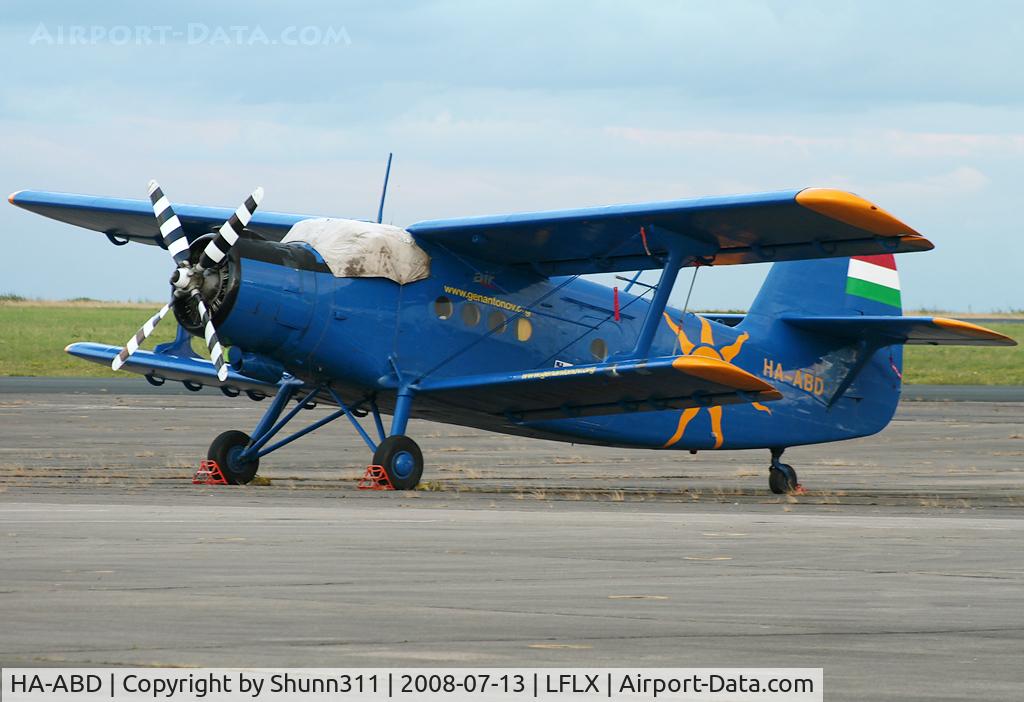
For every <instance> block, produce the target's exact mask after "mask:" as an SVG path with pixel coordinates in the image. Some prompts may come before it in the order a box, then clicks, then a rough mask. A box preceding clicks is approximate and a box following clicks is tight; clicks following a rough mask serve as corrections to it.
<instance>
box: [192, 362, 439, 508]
mask: <svg viewBox="0 0 1024 702" xmlns="http://www.w3.org/2000/svg"><path fill="white" fill-rule="evenodd" d="M302 387H303V383H302V381H300V380H295V379H289V380H284V381H282V382H281V384H280V385H279V386H278V391H277V395H275V396H274V400H273V402H272V403H271V405H270V407H268V408H267V411H266V413H265V414H264V415H263V418H262V419H260V421H259V424H257V425H256V428H255V429H253V432H252V436H249V435H248V434H246V433H245V432H241V431H235V430H232V431H226V432H224V433H223V434H221V435H220V436H218V437H217V438H216V439H214V440H213V443H212V444H210V449H209V451H208V452H207V457H208V458H210V459H211V460H214V461H217V465H219V466H220V469H221V472H222V473H223V474H224V478H225V480H227V482H228V483H229V484H231V485H245V484H246V483H249V482H251V481H252V479H253V478H255V477H256V472H257V471H258V470H259V467H260V459H261V458H263V456H266V455H267V454H268V453H271V452H273V451H276V450H277V449H279V448H281V447H282V446H285V445H287V444H290V443H291V442H293V441H295V440H296V439H298V438H301V437H303V436H305V435H306V434H309V433H310V432H313V431H316V430H317V429H319V428H320V427H322V426H324V425H325V424H329V423H331V422H333V421H334V420H335V419H338V418H340V417H347V418H348V420H349V421H350V422H351V423H352V426H353V427H355V429H356V431H357V432H358V434H359V436H360V437H361V438H362V440H363V441H364V442H365V443H366V445H367V446H368V447H369V448H370V450H371V451H373V463H374V465H379V466H381V467H382V468H383V469H384V471H385V472H386V473H387V475H388V479H389V480H390V481H391V484H392V485H393V486H394V488H395V489H396V490H412V489H413V488H415V487H416V486H417V485H418V484H419V482H420V478H421V477H422V475H423V453H422V452H421V451H420V447H419V446H417V445H416V442H415V441H413V440H412V439H410V438H409V437H408V436H405V428H406V426H407V424H408V422H409V414H410V410H411V407H412V394H411V393H409V392H408V391H400V392H399V393H398V398H397V401H396V402H395V414H394V419H392V421H391V433H390V435H388V434H387V433H386V432H385V431H384V422H383V421H382V420H381V415H380V410H379V409H378V408H377V402H376V400H374V399H373V398H372V397H371V398H365V399H364V400H362V401H361V402H359V403H358V404H356V405H355V406H353V407H349V406H348V405H346V404H345V402H343V401H342V399H341V397H340V396H339V395H338V393H337V392H335V390H334V389H333V388H332V387H330V386H329V385H327V384H326V383H324V384H321V385H317V386H316V387H314V388H313V389H312V390H310V391H309V392H308V393H307V394H306V395H305V396H304V397H302V398H301V399H299V400H298V404H297V405H296V406H295V407H293V408H292V409H291V410H289V411H288V413H287V414H285V415H284V417H283V418H282V417H281V414H282V413H283V412H284V409H285V407H286V406H287V405H288V402H289V401H290V400H291V399H292V398H293V397H295V396H296V393H297V392H298V391H299V390H300V389H302ZM318 396H326V397H329V398H331V399H332V400H333V401H334V403H335V404H336V405H337V406H338V410H337V411H335V412H332V413H331V414H329V415H327V416H326V417H324V418H323V419H320V420H319V421H317V422H314V423H313V424H311V425H309V426H308V427H306V428H304V429H300V430H298V431H296V432H295V433H293V434H291V435H290V436H287V437H285V438H284V439H280V440H279V441H276V442H274V443H273V444H270V445H269V446H268V445H267V444H268V443H269V442H270V440H271V439H272V438H274V436H275V435H277V434H278V432H280V431H281V429H283V428H284V426H285V425H286V424H288V422H290V421H291V420H292V419H293V418H294V417H295V416H296V415H297V414H298V413H299V412H301V411H302V410H303V409H304V408H306V409H312V408H313V407H314V406H316V398H317V397H318ZM371 412H372V414H373V422H374V425H375V427H376V430H377V436H378V437H379V441H374V440H373V439H371V438H370V435H369V434H367V433H366V431H365V430H364V429H363V427H362V425H360V424H359V420H358V417H365V416H366V415H367V414H370V413H371Z"/></svg>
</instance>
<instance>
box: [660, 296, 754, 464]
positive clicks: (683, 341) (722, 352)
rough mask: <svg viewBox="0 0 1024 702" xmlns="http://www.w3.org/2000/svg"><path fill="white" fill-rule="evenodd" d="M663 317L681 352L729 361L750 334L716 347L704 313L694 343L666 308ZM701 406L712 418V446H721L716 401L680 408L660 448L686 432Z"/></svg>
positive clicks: (720, 416)
mask: <svg viewBox="0 0 1024 702" xmlns="http://www.w3.org/2000/svg"><path fill="white" fill-rule="evenodd" d="M664 315H665V321H666V322H668V326H669V327H670V328H671V329H672V331H673V332H674V333H675V335H676V338H677V339H679V350H680V351H681V352H682V355H683V356H706V357H708V358H715V359H718V360H720V361H725V362H726V363H732V359H734V358H736V356H737V355H738V354H739V352H740V349H742V348H743V344H744V343H745V342H746V340H747V339H749V338H750V334H747V333H746V332H743V333H742V334H740V335H739V336H738V337H736V341H734V342H732V343H731V344H729V345H728V346H723V347H722V348H721V349H716V348H715V335H714V331H713V330H712V328H711V322H709V321H708V320H706V319H704V318H703V317H700V316H697V319H699V320H700V343H699V344H695V343H693V342H692V341H690V337H688V336H687V335H686V331H685V330H684V329H683V327H682V325H679V324H676V323H675V322H674V321H672V318H671V317H670V316H669V314H668V312H665V313H664ZM753 404H754V407H755V408H757V409H759V410H761V411H762V412H767V413H768V414H771V413H772V411H771V410H770V409H768V408H767V407H765V406H764V405H762V404H761V403H760V402H755V403H753ZM702 409H707V412H708V417H709V418H710V419H711V434H712V435H713V436H714V437H715V446H714V448H721V446H722V442H723V441H724V440H725V438H724V435H723V434H722V406H721V405H716V406H714V407H707V408H703V407H689V408H687V409H684V410H683V413H682V414H681V415H680V417H679V425H678V426H677V427H676V433H675V434H673V435H672V438H671V439H669V440H668V441H666V442H665V446H664V447H663V448H668V447H670V446H673V445H675V444H677V443H678V442H679V440H680V439H682V438H683V434H685V433H686V428H687V427H688V426H689V425H690V422H691V421H693V418H694V417H696V416H697V415H698V414H700V411H701V410H702Z"/></svg>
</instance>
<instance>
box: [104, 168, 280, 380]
mask: <svg viewBox="0 0 1024 702" xmlns="http://www.w3.org/2000/svg"><path fill="white" fill-rule="evenodd" d="M262 199H263V188H256V190H255V191H253V193H252V195H250V196H249V197H247V198H246V199H245V202H243V203H242V204H241V205H239V207H238V209H237V210H235V212H234V214H232V215H231V217H230V218H228V220H227V221H226V222H224V224H222V225H221V227H220V230H219V231H218V232H217V235H216V236H215V237H214V238H213V239H212V240H210V243H208V244H207V245H206V248H205V249H203V253H202V255H201V256H200V257H199V262H198V263H195V264H192V263H191V262H190V261H189V244H188V238H187V237H186V236H185V230H184V229H182V226H181V220H180V219H178V215H176V214H174V208H173V207H171V202H170V200H168V199H167V196H166V195H164V192H163V190H161V189H160V186H159V185H158V184H157V182H156V181H155V180H151V181H149V200H150V202H152V203H153V214H155V215H156V220H157V222H158V223H159V225H160V237H161V238H162V239H163V241H164V245H165V246H166V247H167V251H168V252H170V254H171V258H173V259H174V264H175V269H174V273H173V274H172V275H171V301H170V302H168V303H167V304H166V305H164V306H163V307H162V308H160V311H159V312H157V313H156V314H155V315H153V316H152V317H150V318H149V319H148V320H147V321H146V323H145V324H143V325H142V327H141V328H139V330H138V331H137V332H135V335H134V336H132V338H130V339H129V340H128V343H126V344H125V346H124V348H123V349H121V352H120V353H119V354H117V357H116V358H115V359H114V361H113V362H112V363H111V364H110V367H111V368H113V369H114V370H118V369H120V368H121V367H122V366H123V365H124V364H125V362H126V361H127V360H128V359H129V358H131V355H132V354H133V353H135V352H136V351H138V350H139V347H140V346H141V345H142V343H143V342H144V341H145V340H146V339H147V338H148V337H149V335H150V334H152V333H153V330H154V329H156V326H157V325H158V324H160V320H162V319H163V318H164V317H166V316H167V313H168V312H169V311H170V309H171V307H172V306H173V305H174V304H175V303H176V302H177V301H179V300H184V299H186V298H189V299H191V300H193V301H194V302H195V304H196V309H197V310H198V312H199V317H200V320H201V322H202V325H203V338H204V339H205V340H206V347H207V348H208V349H209V350H210V358H212V359H213V365H214V366H215V367H216V369H217V377H218V378H219V379H220V380H221V381H222V382H223V381H225V380H227V379H228V368H227V363H226V361H225V360H224V348H223V347H222V346H221V344H220V339H219V338H218V337H217V329H216V328H215V327H214V326H213V317H212V315H211V314H210V310H209V308H208V306H207V301H206V300H205V299H203V292H202V284H203V280H204V274H205V273H206V272H207V271H210V270H213V269H215V268H218V267H219V266H221V265H222V264H223V263H224V261H225V260H226V259H227V255H228V253H229V252H230V251H231V247H233V246H234V245H235V243H236V242H237V241H238V238H239V237H240V236H241V235H242V231H243V230H244V229H245V227H246V226H247V225H248V224H249V221H250V220H251V219H252V215H253V213H254V212H255V211H256V208H257V207H259V204H260V201H261V200H262Z"/></svg>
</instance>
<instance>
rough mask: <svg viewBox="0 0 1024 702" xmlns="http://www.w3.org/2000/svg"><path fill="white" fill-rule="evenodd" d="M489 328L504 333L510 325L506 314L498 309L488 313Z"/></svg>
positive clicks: (497, 332)
mask: <svg viewBox="0 0 1024 702" xmlns="http://www.w3.org/2000/svg"><path fill="white" fill-rule="evenodd" d="M487 329H488V330H491V329H493V330H494V333H495V334H504V333H505V330H506V329H508V325H507V324H505V315H504V314H502V313H501V312H498V311H497V310H495V311H494V312H491V313H490V314H489V315H487Z"/></svg>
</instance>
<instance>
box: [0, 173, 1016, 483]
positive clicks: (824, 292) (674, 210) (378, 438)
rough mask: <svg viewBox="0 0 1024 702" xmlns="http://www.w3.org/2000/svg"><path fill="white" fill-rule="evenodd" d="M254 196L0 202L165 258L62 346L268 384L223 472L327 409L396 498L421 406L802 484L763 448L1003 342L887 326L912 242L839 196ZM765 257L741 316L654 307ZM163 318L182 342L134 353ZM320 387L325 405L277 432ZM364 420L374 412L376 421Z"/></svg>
mask: <svg viewBox="0 0 1024 702" xmlns="http://www.w3.org/2000/svg"><path fill="white" fill-rule="evenodd" d="M389 165H390V162H389ZM262 196H263V192H262V190H261V189H257V190H256V191H255V192H254V193H253V194H252V195H251V196H250V197H249V198H247V199H246V200H245V202H244V203H243V204H242V205H241V206H240V207H239V208H238V209H237V210H236V211H234V212H233V213H232V212H231V210H228V209H224V208H220V207H205V206H196V205H177V204H176V205H173V206H172V204H171V202H170V200H168V198H167V197H166V196H165V195H164V193H163V192H162V190H161V189H160V187H159V186H158V185H157V183H156V182H151V183H150V185H149V200H124V199H115V198H108V197H96V196H91V195H73V194H64V193H56V192H43V191H30V190H23V191H20V192H16V193H14V194H13V195H11V196H10V201H11V202H12V203H13V204H14V205H17V206H18V207H21V208H23V209H26V210H30V211H32V212H36V213H38V214H41V215H43V216H46V217H50V218H52V219H56V220H60V221H63V222H67V223H69V224H73V225H76V226H80V227H84V228H86V229H92V230H95V231H99V232H103V233H104V234H105V235H106V237H107V238H108V239H109V240H110V241H111V242H112V243H114V244H118V245H122V244H127V243H129V242H139V243H143V244H151V245H154V246H159V247H161V248H163V249H166V250H167V252H168V253H169V254H170V255H171V257H172V259H173V261H174V271H173V274H172V276H171V279H170V300H169V302H168V303H167V304H166V305H165V306H164V307H163V308H162V309H160V310H159V311H158V312H157V313H156V314H155V315H154V316H153V317H152V318H151V319H149V320H148V321H147V322H146V323H145V324H144V325H143V326H142V328H141V329H140V330H139V331H138V333H136V334H135V336H134V337H132V338H131V339H129V340H128V342H127V344H126V345H125V346H124V347H117V346H108V345H105V344H98V343H74V344H71V345H70V346H68V347H67V351H68V353H71V354H73V355H75V356H78V357H80V358H83V359H86V360H89V361H94V362H97V363H103V364H110V365H112V367H113V368H114V369H118V368H120V369H123V370H126V371H131V372H134V373H140V374H142V375H144V376H145V377H146V378H147V379H148V380H149V381H150V382H151V383H154V384H162V383H163V382H165V381H166V380H175V381H181V382H183V383H185V384H186V386H188V387H189V388H192V389H198V388H200V387H201V386H202V385H213V386H219V387H220V388H221V390H222V391H223V392H224V394H226V395H229V396H235V395H238V394H239V393H240V392H245V393H246V394H247V395H248V396H249V397H250V398H252V399H263V398H264V397H268V396H273V400H272V401H271V402H270V403H269V406H268V408H267V410H266V413H265V414H264V416H263V418H262V419H261V420H260V422H259V423H258V424H257V426H256V427H255V428H254V429H253V430H252V431H251V433H245V432H243V431H239V430H231V431H226V432H224V433H222V434H220V435H219V436H217V437H216V438H215V439H214V440H213V443H212V444H211V445H210V447H209V452H208V456H209V458H211V459H213V460H216V461H217V463H218V464H219V466H220V467H221V469H222V470H223V473H224V475H225V477H226V478H227V480H228V482H230V483H233V484H242V483H247V482H249V481H251V480H252V479H253V477H254V476H255V475H256V471H257V469H258V468H259V464H260V459H262V458H263V457H264V456H266V455H267V454H269V453H271V452H273V451H276V450H277V449H278V448H280V447H282V446H284V445H286V444H288V443H290V442H291V441H293V440H295V439H297V438H299V437H301V436H303V435H305V434H306V433H308V432H310V431H313V430H315V429H317V428H319V427H321V426H323V425H325V424H327V423H329V422H332V421H333V420H335V419H339V418H342V417H344V418H346V419H347V420H348V421H350V422H351V423H352V425H353V427H354V428H355V430H356V431H357V432H358V433H359V436H360V437H362V439H363V441H365V442H366V445H367V446H368V447H369V450H370V451H371V452H373V459H372V461H373V464H375V465H379V466H382V467H383V468H384V470H385V471H386V474H387V477H388V478H389V479H390V482H391V483H392V485H393V486H394V487H395V488H397V489H411V488H414V487H415V486H416V485H417V484H418V483H419V481H420V477H421V475H422V473H423V455H422V453H421V452H420V449H419V447H418V446H417V444H416V443H415V442H414V441H413V439H412V438H411V437H409V436H407V435H406V428H407V426H408V422H409V419H410V418H411V417H419V418H423V419H429V420H434V421H440V422H447V423H451V424H460V425H465V426H471V427H478V428H481V429H486V430H490V431H495V432H502V433H507V434H516V435H520V436H525V437H537V438H544V439H554V440H557V441H565V442H576V443H587V444H599V445H604V446H617V447H621V448H624V449H661V450H672V451H692V452H696V451H699V450H726V449H751V448H764V449H768V450H769V451H770V453H771V463H770V469H769V486H770V488H771V490H772V491H773V492H775V493H779V494H781V493H787V492H791V491H794V490H797V489H798V486H799V484H798V480H797V474H796V471H795V470H794V469H793V468H792V467H791V466H789V465H787V464H785V463H783V462H782V461H781V457H782V453H783V451H784V450H785V449H786V448H787V447H790V446H798V445H801V444H817V443H823V442H829V441H840V440H843V439H851V438H854V437H861V436H867V435H870V434H874V433H876V432H878V431H881V430H882V429H883V428H884V427H885V426H886V424H888V422H889V420H890V419H891V418H892V416H893V412H894V411H895V409H896V404H897V401H898V399H899V396H900V386H901V380H902V378H901V352H902V345H903V344H977V345H982V344H996V345H1013V344H1014V343H1015V342H1014V341H1013V340H1012V339H1010V338H1008V337H1005V336H1003V335H1001V334H998V333H996V332H993V331H990V330H988V329H984V328H982V327H979V326H976V325H974V324H969V323H967V322H962V321H957V320H953V319H945V318H941V317H904V316H902V307H901V302H900V282H899V276H898V274H897V272H896V259H895V257H894V255H895V254H901V253H907V252H915V251H927V250H929V249H931V248H932V244H931V242H929V241H928V240H927V239H926V238H924V237H923V236H921V235H920V234H918V233H917V232H916V231H914V230H913V229H911V228H910V227H909V226H907V225H906V224H904V223H903V222H901V221H900V220H898V219H896V218H895V217H893V216H892V215H890V214H889V213H888V212H886V211H884V210H882V209H881V208H879V207H877V206H876V205H873V204H872V203H870V202H868V201H867V200H864V199H862V198H860V197H858V196H856V195H852V194H850V193H846V192H841V191H838V190H830V189H822V188H808V189H804V190H796V191H784V192H767V193H755V194H751V195H739V196H731V197H707V198H699V199H692V200H677V201H670V202H655V203H648V204H639V205H616V206H610V207H596V208H587V209H574V210H559V211H552V212H530V213H524V214H512V215H500V216H487V217H467V218H460V219H444V220H431V221H423V222H417V223H416V224H413V225H410V226H408V227H405V228H399V227H395V226H389V225H385V224H381V223H380V221H381V219H382V218H381V216H380V215H379V214H378V218H377V222H364V221H357V220H351V219H338V218H329V217H315V216H311V215H300V214H283V213H279V212H257V211H256V208H257V206H258V205H259V203H260V200H261V198H262ZM381 210H383V197H382V200H381ZM154 214H155V217H154ZM760 262H773V266H772V268H771V270H770V272H769V274H768V277H767V279H766V281H765V283H764V285H763V287H762V288H761V290H760V292H759V293H758V295H757V298H756V299H755V300H754V302H753V304H752V305H751V307H750V311H749V312H748V313H747V314H745V315H724V314H719V315H697V314H693V313H690V312H686V311H683V310H679V309H675V308H671V307H669V306H668V304H667V303H668V300H669V295H670V294H671V292H672V289H673V286H674V284H675V281H676V277H677V275H678V274H679V272H680V270H681V269H682V268H685V267H693V266H726V265H739V264H745V263H760ZM115 265H116V263H115ZM652 269H654V270H660V271H661V273H660V278H659V280H658V283H657V285H653V286H650V285H643V284H640V283H636V282H635V281H636V278H635V277H634V278H633V281H632V282H631V284H630V285H628V286H626V287H625V288H624V289H623V290H622V291H621V292H620V291H619V290H618V289H617V288H614V289H613V288H609V287H605V286H602V285H598V284H596V283H594V282H592V281H589V280H587V279H586V278H585V277H584V276H586V275H588V274H593V273H608V272H615V271H620V272H621V271H644V270H652ZM637 275H639V273H638V274H637ZM170 311H173V312H174V316H175V317H176V318H177V320H178V323H179V325H180V330H179V335H178V338H177V339H176V341H175V342H172V343H169V344H163V345H161V346H158V347H157V348H156V350H155V351H147V350H141V349H140V348H139V347H140V345H141V344H142V343H143V341H144V340H145V339H146V337H147V336H148V335H149V334H150V333H152V331H153V328H154V327H155V326H156V325H157V324H158V323H159V322H160V320H161V319H163V318H164V317H165V316H166V315H167V314H168V312H170ZM189 334H192V335H196V336H200V337H203V338H204V339H205V341H206V344H207V346H208V348H209V350H210V354H211V357H212V362H211V361H207V360H205V359H202V358H199V357H197V356H196V355H195V354H194V353H193V352H192V349H191V346H190V337H189ZM225 349H227V351H225ZM291 400H296V404H294V405H293V406H291V407H289V402H290V401H291ZM315 403H322V404H326V405H328V406H331V407H332V408H336V409H332V411H331V412H330V413H329V414H327V415H326V416H323V417H322V418H320V419H318V420H317V421H315V422H313V423H312V424H311V425H309V426H306V427H304V428H302V429H300V430H298V431H296V432H294V433H292V434H290V435H288V436H285V437H284V438H278V437H279V436H280V435H281V430H282V429H283V428H284V427H285V426H286V425H287V424H288V423H289V422H291V421H292V420H293V419H294V418H295V417H296V416H297V415H299V414H300V411H301V409H302V408H304V407H311V406H313V405H314V404H315ZM382 414H391V415H393V418H392V420H391V423H390V426H389V427H388V428H385V423H384V421H383V419H382V416H381V415H382ZM367 416H370V417H372V419H371V420H369V421H370V422H371V423H372V426H368V427H364V426H363V424H362V423H361V422H360V419H363V418H365V417H367ZM275 439H276V440H275Z"/></svg>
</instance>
